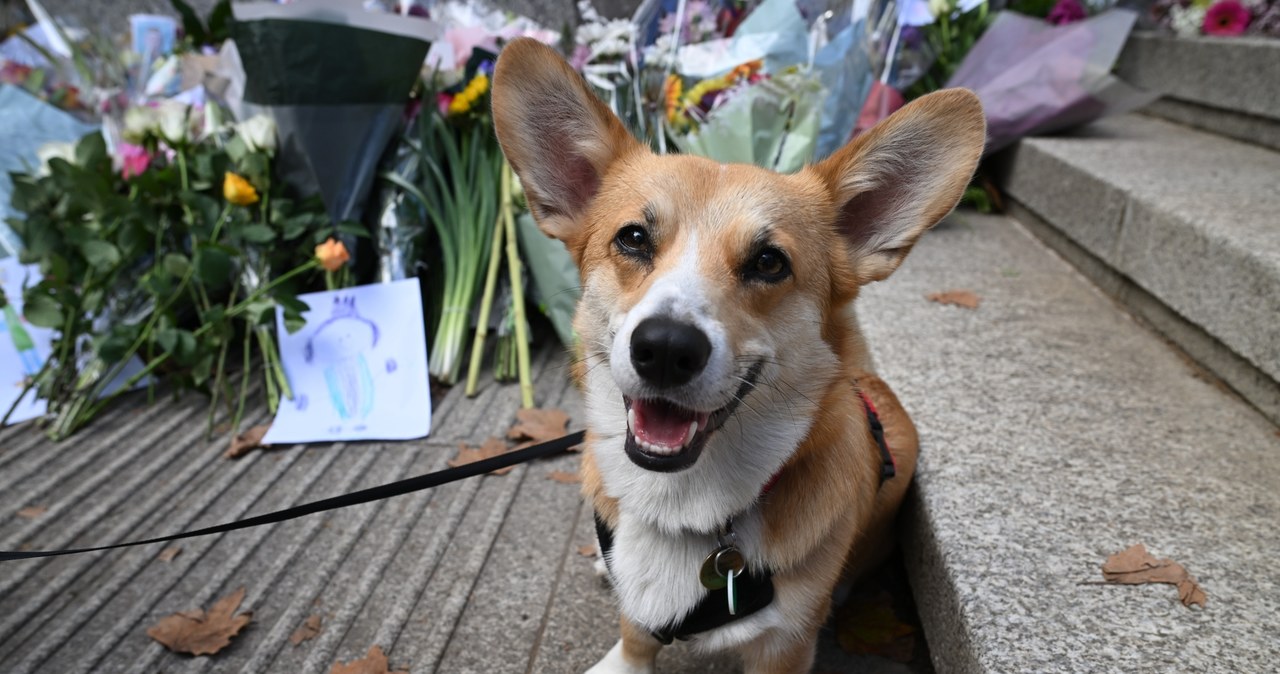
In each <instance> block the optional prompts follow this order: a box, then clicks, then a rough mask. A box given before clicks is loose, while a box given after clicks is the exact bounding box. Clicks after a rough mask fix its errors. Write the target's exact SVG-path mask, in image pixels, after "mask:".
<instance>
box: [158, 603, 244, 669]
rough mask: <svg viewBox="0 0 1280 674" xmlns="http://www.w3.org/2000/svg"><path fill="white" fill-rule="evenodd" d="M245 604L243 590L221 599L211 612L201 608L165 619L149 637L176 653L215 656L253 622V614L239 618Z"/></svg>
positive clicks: (180, 612)
mask: <svg viewBox="0 0 1280 674" xmlns="http://www.w3.org/2000/svg"><path fill="white" fill-rule="evenodd" d="M242 601H244V588H243V587H242V588H240V589H239V590H236V591H235V592H232V593H231V594H229V595H227V596H225V597H223V598H222V599H219V600H218V601H217V602H215V603H214V605H213V608H211V609H209V612H208V613H205V612H204V611H203V610H200V609H197V610H194V611H179V612H177V613H175V614H173V615H171V616H166V617H164V618H161V619H160V622H158V623H156V624H155V625H153V626H152V627H151V629H149V630H147V636H149V637H151V638H152V639H155V640H156V641H159V642H160V644H161V645H162V646H164V647H165V648H167V649H169V650H171V651H173V652H175V653H190V654H191V655H214V654H216V653H217V652H218V651H220V650H222V649H224V648H226V647H227V645H228V644H230V643H231V638H232V637H234V636H235V635H237V634H239V633H240V630H242V629H244V628H245V625H248V624H249V622H250V621H251V620H253V611H245V612H243V613H241V614H239V615H236V609H237V608H240V602H242Z"/></svg>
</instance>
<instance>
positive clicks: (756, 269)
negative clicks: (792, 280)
mask: <svg viewBox="0 0 1280 674" xmlns="http://www.w3.org/2000/svg"><path fill="white" fill-rule="evenodd" d="M790 272H791V266H790V265H789V264H788V262H787V256H786V255H784V254H783V253H782V251H780V250H778V249H777V248H765V249H764V250H761V251H760V252H758V253H756V256H755V260H754V261H753V262H752V263H751V266H750V268H749V269H748V274H747V276H748V277H750V278H751V279H754V280H759V281H767V282H771V283H772V282H776V281H781V280H782V279H784V278H786V277H787V275H788V274H790Z"/></svg>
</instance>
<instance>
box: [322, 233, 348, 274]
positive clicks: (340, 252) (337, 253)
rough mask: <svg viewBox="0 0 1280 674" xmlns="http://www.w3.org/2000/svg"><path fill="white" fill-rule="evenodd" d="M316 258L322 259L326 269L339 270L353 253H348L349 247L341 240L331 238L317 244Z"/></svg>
mask: <svg viewBox="0 0 1280 674" xmlns="http://www.w3.org/2000/svg"><path fill="white" fill-rule="evenodd" d="M316 259H317V260H319V261H320V266H321V267H324V268H325V271H338V270H339V269H342V265H344V264H346V263H347V260H350V259H351V255H350V254H349V253H347V247H346V246H344V245H342V242H341V241H338V240H336V239H332V238H331V239H329V240H328V241H325V242H324V243H322V244H320V245H318V246H316Z"/></svg>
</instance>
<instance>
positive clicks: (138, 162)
mask: <svg viewBox="0 0 1280 674" xmlns="http://www.w3.org/2000/svg"><path fill="white" fill-rule="evenodd" d="M149 166H151V155H150V154H149V153H148V152H147V149H146V148H144V147H142V146H140V145H134V144H132V143H120V176H121V177H122V178H124V179H125V180H129V179H130V178H135V177H137V176H140V175H142V174H143V173H145V172H146V170H147V167H149Z"/></svg>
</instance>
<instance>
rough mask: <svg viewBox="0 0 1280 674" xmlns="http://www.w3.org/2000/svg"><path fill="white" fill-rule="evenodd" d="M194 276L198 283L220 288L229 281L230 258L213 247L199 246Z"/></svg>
mask: <svg viewBox="0 0 1280 674" xmlns="http://www.w3.org/2000/svg"><path fill="white" fill-rule="evenodd" d="M196 274H198V275H199V277H200V283H201V284H203V285H205V286H207V287H210V288H221V287H224V286H226V285H227V284H228V283H230V281H231V256H230V255H228V254H227V253H225V252H224V251H222V250H220V249H219V248H217V247H214V246H209V245H205V246H201V247H200V249H199V250H198V251H196Z"/></svg>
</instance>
